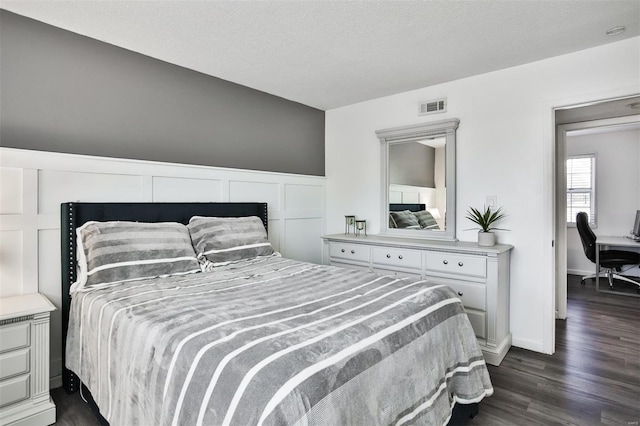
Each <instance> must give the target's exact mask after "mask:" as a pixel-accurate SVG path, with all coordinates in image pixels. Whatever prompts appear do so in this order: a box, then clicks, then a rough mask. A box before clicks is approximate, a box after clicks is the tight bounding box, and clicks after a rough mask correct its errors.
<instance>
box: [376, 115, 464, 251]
mask: <svg viewBox="0 0 640 426" xmlns="http://www.w3.org/2000/svg"><path fill="white" fill-rule="evenodd" d="M459 124H460V120H458V119H457V118H451V119H448V120H440V121H433V122H431V123H423V124H413V125H410V126H402V127H394V128H390V129H382V130H377V131H376V136H377V137H378V139H379V140H380V158H381V166H382V167H381V173H380V175H381V178H382V179H381V182H382V194H381V195H382V196H381V200H382V209H381V211H382V214H381V216H380V217H381V219H382V220H381V223H380V229H381V231H380V233H382V234H386V235H389V236H395V237H407V238H409V237H410V238H423V239H429V240H447V241H457V239H456V129H457V128H458V125H459ZM436 137H445V140H446V147H445V169H446V171H445V185H446V188H447V190H446V194H447V204H446V205H447V211H446V214H445V223H446V227H445V230H444V231H431V230H429V231H426V230H413V229H394V228H389V220H388V216H389V145H391V144H394V143H404V142H415V141H419V140H422V139H427V138H436Z"/></svg>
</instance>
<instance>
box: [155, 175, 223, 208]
mask: <svg viewBox="0 0 640 426" xmlns="http://www.w3.org/2000/svg"><path fill="white" fill-rule="evenodd" d="M223 199H224V196H223V188H222V181H221V180H212V179H184V178H177V177H164V176H154V177H153V201H154V202H183V201H202V202H220V201H222V200H223Z"/></svg>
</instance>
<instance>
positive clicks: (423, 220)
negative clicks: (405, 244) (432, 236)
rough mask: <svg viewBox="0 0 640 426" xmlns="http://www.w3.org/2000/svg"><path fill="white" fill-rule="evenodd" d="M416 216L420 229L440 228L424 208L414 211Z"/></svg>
mask: <svg viewBox="0 0 640 426" xmlns="http://www.w3.org/2000/svg"><path fill="white" fill-rule="evenodd" d="M414 215H416V218H418V222H419V223H420V227H421V228H422V229H440V226H438V222H436V220H435V219H434V218H433V215H432V214H431V213H429V212H428V211H426V210H422V211H419V212H415V213H414Z"/></svg>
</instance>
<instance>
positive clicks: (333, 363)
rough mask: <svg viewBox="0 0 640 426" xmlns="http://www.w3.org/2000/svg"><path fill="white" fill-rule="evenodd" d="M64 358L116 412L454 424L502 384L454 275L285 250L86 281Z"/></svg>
mask: <svg viewBox="0 0 640 426" xmlns="http://www.w3.org/2000/svg"><path fill="white" fill-rule="evenodd" d="M66 367H67V368H69V369H70V370H72V371H74V372H75V373H76V374H77V375H78V376H79V378H80V380H82V382H83V383H84V384H85V385H86V386H87V388H88V389H89V390H90V391H91V393H92V394H93V397H94V399H95V401H96V403H97V405H98V407H99V409H100V413H101V414H102V415H103V416H104V417H105V418H106V419H107V420H108V421H109V422H110V423H111V424H113V425H120V424H123V425H124V424H141V425H151V424H153V425H190V424H205V425H219V424H231V425H236V424H237V425H249V424H264V425H275V424H278V425H282V424H287V425H290V424H291V425H295V424H297V425H303V424H312V425H313V424H318V425H339V424H348V425H376V424H380V425H382V424H398V425H399V424H429V425H434V424H446V423H447V421H448V419H449V418H450V416H451V411H452V408H453V406H454V405H455V404H456V403H462V404H466V403H473V402H478V401H480V400H481V399H483V398H484V397H485V396H488V395H491V394H492V393H493V388H492V386H491V381H490V378H489V374H488V371H487V368H486V365H485V362H484V359H483V357H482V352H481V351H480V349H479V347H478V344H477V342H476V338H475V336H474V332H473V330H472V328H471V325H470V323H469V320H468V318H467V316H466V314H465V312H464V309H463V307H462V304H461V302H460V300H459V299H458V298H457V296H456V294H455V293H454V292H453V291H452V290H451V289H450V288H449V287H447V286H444V285H439V284H437V283H432V282H428V281H424V280H419V279H414V278H398V277H395V276H384V275H377V274H374V273H368V272H363V271H359V270H353V269H344V268H339V267H332V266H324V265H316V264H311V263H305V262H298V261H294V260H291V259H286V258H282V257H279V256H269V257H259V258H254V259H249V260H243V261H239V262H235V263H232V264H229V265H226V266H222V267H219V268H215V270H214V271H213V272H203V273H198V274H192V275H186V276H176V277H166V278H156V279H150V280H141V281H135V282H127V283H122V284H115V285H112V286H108V287H106V288H94V289H89V290H87V291H82V292H77V293H75V294H74V296H73V299H72V302H71V310H70V321H69V328H68V335H67V346H66Z"/></svg>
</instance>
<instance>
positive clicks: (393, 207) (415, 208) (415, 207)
mask: <svg viewBox="0 0 640 426" xmlns="http://www.w3.org/2000/svg"><path fill="white" fill-rule="evenodd" d="M425 209H426V204H389V211H390V212H401V211H404V210H409V211H411V212H419V211H422V210H425Z"/></svg>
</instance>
